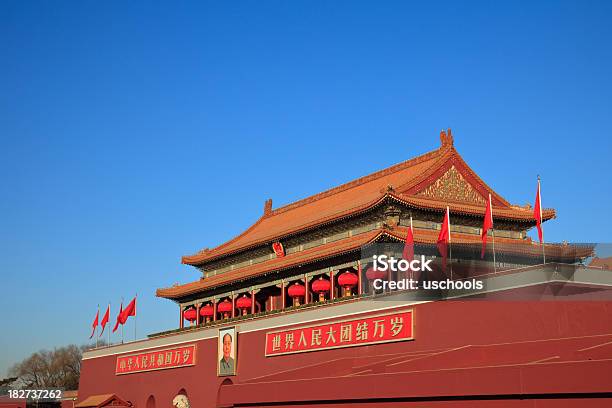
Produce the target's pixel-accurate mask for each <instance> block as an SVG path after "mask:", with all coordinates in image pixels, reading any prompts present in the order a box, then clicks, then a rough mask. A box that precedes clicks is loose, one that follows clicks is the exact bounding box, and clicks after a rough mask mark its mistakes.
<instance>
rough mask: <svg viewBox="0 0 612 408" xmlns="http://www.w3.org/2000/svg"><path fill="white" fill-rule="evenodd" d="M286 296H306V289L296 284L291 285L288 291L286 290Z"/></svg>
mask: <svg viewBox="0 0 612 408" xmlns="http://www.w3.org/2000/svg"><path fill="white" fill-rule="evenodd" d="M287 294H288V295H289V296H291V297H292V298H295V297H303V296H305V295H306V288H305V287H304V285H301V284H299V283H297V282H296V283H294V284H293V285H291V286H289V289H287Z"/></svg>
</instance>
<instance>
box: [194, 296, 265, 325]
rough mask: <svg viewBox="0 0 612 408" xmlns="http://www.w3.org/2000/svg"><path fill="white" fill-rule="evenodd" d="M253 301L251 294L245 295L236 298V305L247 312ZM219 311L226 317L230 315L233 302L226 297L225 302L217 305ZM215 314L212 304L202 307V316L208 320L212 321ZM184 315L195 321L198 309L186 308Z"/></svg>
mask: <svg viewBox="0 0 612 408" xmlns="http://www.w3.org/2000/svg"><path fill="white" fill-rule="evenodd" d="M252 304H253V301H252V300H251V297H250V296H247V295H243V296H242V297H239V298H238V300H236V307H237V308H238V309H240V310H242V313H243V314H245V313H246V311H247V310H248V309H250V308H251V306H252ZM217 312H219V313H222V314H223V317H224V318H227V317H229V314H230V313H231V312H232V302H230V301H229V300H227V299H225V300H224V301H223V302H220V303H219V304H218V305H217ZM214 314H215V309H214V308H213V306H212V305H211V304H207V305H205V306H203V307H201V308H200V316H202V317H203V318H204V319H206V321H210V319H211V318H212V317H213V315H214ZM183 317H184V318H185V320H188V321H190V322H193V321H195V320H196V318H197V311H196V309H195V308H193V307H192V308H189V309H187V310H185V312H184V313H183Z"/></svg>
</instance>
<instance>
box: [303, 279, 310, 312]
mask: <svg viewBox="0 0 612 408" xmlns="http://www.w3.org/2000/svg"><path fill="white" fill-rule="evenodd" d="M309 286H310V285H309V284H308V275H306V274H304V288H305V289H306V291H305V292H304V304H305V305H307V304H308V303H310V294H309V293H308V292H310V290H309Z"/></svg>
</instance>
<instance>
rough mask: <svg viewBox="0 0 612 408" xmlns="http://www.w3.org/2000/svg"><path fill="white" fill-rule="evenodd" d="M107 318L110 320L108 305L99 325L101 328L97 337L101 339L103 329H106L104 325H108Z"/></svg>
mask: <svg viewBox="0 0 612 408" xmlns="http://www.w3.org/2000/svg"><path fill="white" fill-rule="evenodd" d="M109 318H110V304H109V305H108V307H107V308H106V313H104V316H102V322H101V323H100V326H102V331H101V332H100V335H99V336H98V337H102V333H104V329H105V328H106V323H108V320H109Z"/></svg>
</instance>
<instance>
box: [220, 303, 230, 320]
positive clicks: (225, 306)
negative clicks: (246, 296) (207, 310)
mask: <svg viewBox="0 0 612 408" xmlns="http://www.w3.org/2000/svg"><path fill="white" fill-rule="evenodd" d="M217 310H218V311H219V313H223V318H224V319H227V318H228V317H229V314H230V313H231V312H232V302H230V301H229V300H227V299H225V300H224V301H223V302H221V303H219V304H218V305H217Z"/></svg>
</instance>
